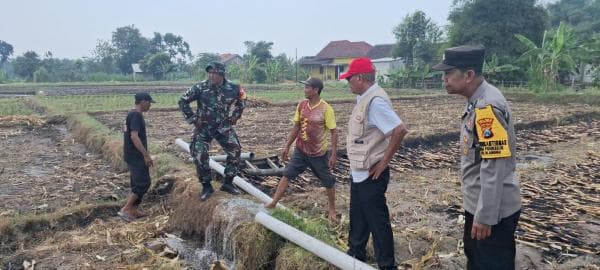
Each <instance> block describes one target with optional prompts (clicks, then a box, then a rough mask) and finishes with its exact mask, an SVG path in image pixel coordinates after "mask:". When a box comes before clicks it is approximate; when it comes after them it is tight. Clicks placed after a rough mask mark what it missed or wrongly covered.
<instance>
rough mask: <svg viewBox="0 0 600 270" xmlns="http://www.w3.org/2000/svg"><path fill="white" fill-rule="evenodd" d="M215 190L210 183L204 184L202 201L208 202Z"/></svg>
mask: <svg viewBox="0 0 600 270" xmlns="http://www.w3.org/2000/svg"><path fill="white" fill-rule="evenodd" d="M213 192H215V190H214V189H213V187H212V185H211V184H210V183H202V193H200V200H202V201H206V200H208V198H209V197H210V195H211V194H213Z"/></svg>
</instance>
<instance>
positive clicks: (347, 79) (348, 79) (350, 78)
mask: <svg viewBox="0 0 600 270" xmlns="http://www.w3.org/2000/svg"><path fill="white" fill-rule="evenodd" d="M355 76H356V75H351V76H350V77H347V78H346V81H350V80H352V78H354V77H355Z"/></svg>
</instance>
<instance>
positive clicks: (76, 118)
mask: <svg viewBox="0 0 600 270" xmlns="http://www.w3.org/2000/svg"><path fill="white" fill-rule="evenodd" d="M67 127H68V128H69V129H70V130H71V132H72V133H73V136H74V137H75V138H76V139H77V140H78V141H80V142H82V143H83V144H85V145H86V146H87V147H88V148H89V149H91V150H93V151H96V152H98V153H102V156H103V157H104V159H105V160H107V161H108V162H110V164H111V165H112V166H113V167H115V168H119V169H121V170H124V169H125V164H124V162H123V141H122V139H121V138H120V137H119V136H117V135H116V134H114V133H112V132H111V131H110V130H109V129H108V128H107V127H106V126H104V125H103V124H102V123H100V122H98V121H97V120H96V119H94V118H93V117H91V116H89V115H87V114H76V115H71V116H69V117H68V119H67Z"/></svg>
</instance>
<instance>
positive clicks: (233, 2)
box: [0, 0, 452, 58]
mask: <svg viewBox="0 0 600 270" xmlns="http://www.w3.org/2000/svg"><path fill="white" fill-rule="evenodd" d="M451 3H452V0H421V1H402V0H393V1H383V0H370V1H360V2H359V1H349V0H346V1H342V0H303V1H291V0H278V1H277V0H254V1H252V0H221V1H218V0H216V1H199V0H198V1H191V0H189V1H184V0H172V1H142V0H120V1H117V0H103V1H83V0H52V1H50V0H47V1H46V0H39V1H34V0H8V1H2V4H1V6H2V12H1V14H2V17H1V19H0V21H1V23H0V40H4V41H6V42H8V43H10V44H12V45H13V46H14V49H15V53H14V55H13V58H14V57H15V56H18V55H21V54H23V53H24V52H25V51H27V50H34V51H36V52H37V53H38V54H40V55H43V53H44V52H45V51H51V52H52V53H53V55H54V57H59V58H79V57H83V56H89V55H90V51H91V50H92V49H94V47H95V46H96V44H97V41H98V39H102V40H110V38H111V34H112V32H113V31H114V30H115V29H116V28H118V27H122V26H127V25H132V24H133V25H135V26H136V27H137V28H138V29H140V31H141V32H142V35H143V36H145V37H151V36H152V33H153V32H159V33H161V34H164V33H168V32H170V33H174V34H177V35H181V36H182V37H183V38H184V40H185V41H187V42H188V43H189V44H190V47H191V50H192V53H194V54H195V55H196V54H198V53H201V52H214V53H226V52H232V53H238V54H243V53H245V46H244V44H243V42H244V41H246V40H251V41H259V40H265V41H272V42H273V43H274V45H273V50H272V53H273V54H274V55H277V54H279V53H286V54H287V55H288V56H289V57H294V54H295V49H297V50H298V58H300V57H301V56H306V55H315V54H317V53H318V52H319V50H320V49H321V48H323V47H324V46H325V45H326V44H327V43H328V42H329V41H332V40H343V39H347V40H350V41H366V42H368V43H370V44H371V45H375V44H383V43H393V42H394V36H393V34H392V29H393V27H394V26H396V25H398V24H399V23H400V22H401V21H402V19H403V18H404V16H406V15H407V14H409V13H413V12H414V11H416V10H422V11H424V12H425V14H427V16H428V17H430V18H431V19H432V20H433V21H434V22H435V23H437V24H438V25H440V26H445V25H446V24H447V17H448V11H449V9H450V5H451Z"/></svg>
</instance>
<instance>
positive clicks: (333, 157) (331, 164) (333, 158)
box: [328, 151, 337, 172]
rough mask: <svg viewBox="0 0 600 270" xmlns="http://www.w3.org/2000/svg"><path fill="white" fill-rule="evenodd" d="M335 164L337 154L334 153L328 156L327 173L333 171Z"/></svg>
mask: <svg viewBox="0 0 600 270" xmlns="http://www.w3.org/2000/svg"><path fill="white" fill-rule="evenodd" d="M336 162H337V153H336V152H333V151H332V152H331V155H330V156H329V163H328V165H329V171H332V172H333V169H334V168H335V163H336Z"/></svg>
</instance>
